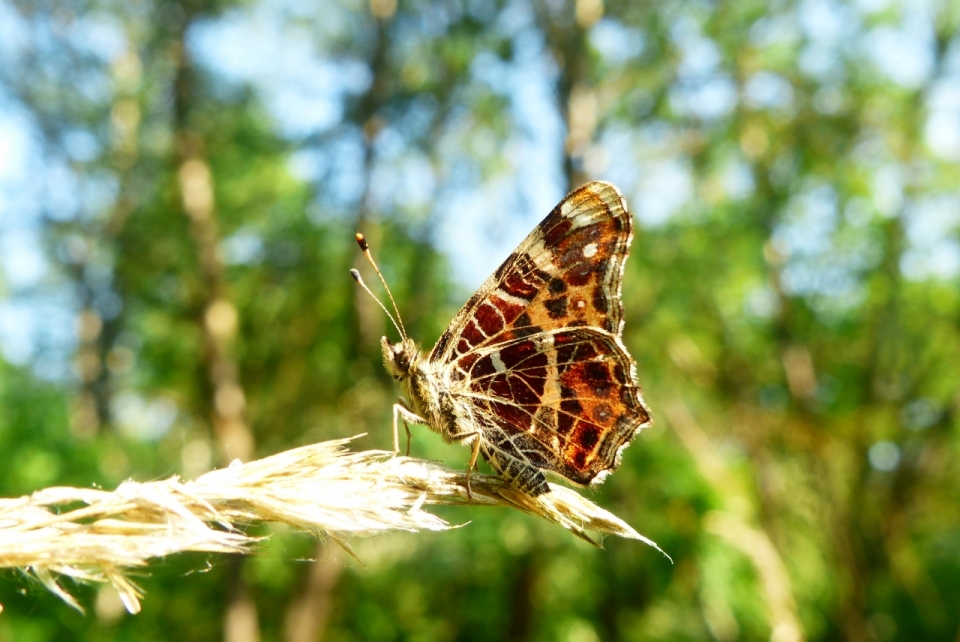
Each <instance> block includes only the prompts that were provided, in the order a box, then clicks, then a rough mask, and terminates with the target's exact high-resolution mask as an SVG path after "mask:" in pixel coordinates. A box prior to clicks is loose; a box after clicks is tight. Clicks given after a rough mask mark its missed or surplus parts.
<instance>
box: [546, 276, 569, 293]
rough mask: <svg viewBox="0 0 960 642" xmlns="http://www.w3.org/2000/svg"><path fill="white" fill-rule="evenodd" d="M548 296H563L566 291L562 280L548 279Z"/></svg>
mask: <svg viewBox="0 0 960 642" xmlns="http://www.w3.org/2000/svg"><path fill="white" fill-rule="evenodd" d="M549 288H550V294H553V295H557V294H563V293H564V292H566V291H567V284H566V283H564V281H563V279H558V278H556V277H554V278H552V279H550V286H549Z"/></svg>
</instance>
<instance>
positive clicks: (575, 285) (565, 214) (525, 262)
mask: <svg viewBox="0 0 960 642" xmlns="http://www.w3.org/2000/svg"><path fill="white" fill-rule="evenodd" d="M632 238H633V232H632V220H631V217H630V214H629V212H627V208H626V204H625V203H624V201H623V197H622V196H621V195H620V192H619V191H618V190H617V188H616V187H614V186H613V185H610V184H609V183H603V182H594V183H588V184H586V185H584V186H582V187H580V188H578V189H576V190H574V191H573V192H571V193H570V194H568V195H567V197H566V198H565V199H564V200H563V201H561V202H560V204H559V205H557V207H555V208H554V209H553V211H552V212H550V214H548V215H547V217H546V218H544V219H543V221H541V222H540V224H539V225H538V226H537V227H536V228H535V229H534V230H533V231H532V232H531V233H530V234H529V235H528V236H527V238H526V239H525V240H524V241H523V242H522V243H521V244H520V246H519V247H518V248H517V250H516V251H515V252H514V253H513V254H511V255H510V256H509V257H507V260H506V261H504V262H503V264H502V265H501V266H500V267H499V268H497V270H496V272H494V273H493V274H492V275H491V276H490V278H489V279H487V281H486V282H485V283H484V284H483V285H482V286H481V287H480V288H479V289H478V290H477V293H476V294H475V295H474V296H473V297H472V298H471V299H470V300H469V301H467V303H466V305H464V306H463V308H462V309H461V310H460V312H459V313H458V314H457V315H456V316H455V317H454V319H453V321H452V322H451V323H450V326H449V328H448V329H447V331H446V332H445V333H444V334H443V335H442V336H441V337H440V340H439V341H438V342H437V344H436V346H434V348H433V351H432V352H431V353H430V360H431V361H434V362H444V363H445V362H447V361H451V360H453V359H456V358H457V357H459V356H462V355H465V354H467V353H469V352H470V351H472V350H474V349H476V348H478V347H481V346H487V345H490V344H492V343H496V342H499V341H502V340H504V339H505V338H510V337H515V336H518V334H523V333H524V332H526V333H527V334H530V333H532V332H536V331H538V330H551V329H559V328H564V327H568V326H571V325H574V326H593V327H597V328H601V329H603V330H606V331H607V332H610V333H611V334H614V335H616V336H620V333H621V331H622V326H623V308H622V306H621V304H620V281H621V279H622V276H623V264H624V261H625V259H626V256H627V253H628V251H629V249H630V242H631V240H632ZM524 328H531V329H530V330H524ZM507 329H511V330H513V332H511V333H510V334H509V335H508V336H506V337H505V336H501V333H503V332H504V330H507Z"/></svg>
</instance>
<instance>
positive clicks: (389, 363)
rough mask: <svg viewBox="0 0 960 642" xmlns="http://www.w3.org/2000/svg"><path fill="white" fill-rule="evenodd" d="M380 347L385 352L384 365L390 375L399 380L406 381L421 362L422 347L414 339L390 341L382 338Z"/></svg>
mask: <svg viewBox="0 0 960 642" xmlns="http://www.w3.org/2000/svg"><path fill="white" fill-rule="evenodd" d="M380 349H381V351H382V352H383V365H384V367H385V368H386V369H387V372H389V373H390V376H391V377H393V378H394V379H396V380H397V381H404V380H405V379H406V378H407V377H409V376H410V375H411V374H412V373H413V371H414V370H415V369H416V367H417V365H418V364H419V363H420V348H419V347H418V346H417V344H416V343H414V341H413V339H407V338H404V339H401V340H400V341H398V342H397V343H390V339H388V338H386V337H383V338H382V339H380Z"/></svg>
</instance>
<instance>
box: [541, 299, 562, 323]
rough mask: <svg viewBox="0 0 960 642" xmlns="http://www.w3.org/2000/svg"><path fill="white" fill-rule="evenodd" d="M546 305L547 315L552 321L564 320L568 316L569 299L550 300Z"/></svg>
mask: <svg viewBox="0 0 960 642" xmlns="http://www.w3.org/2000/svg"><path fill="white" fill-rule="evenodd" d="M544 305H545V306H546V307H547V315H548V316H549V317H550V318H551V319H562V318H563V317H565V316H567V297H565V296H562V297H558V298H556V299H548V300H547V301H546V302H545V303H544Z"/></svg>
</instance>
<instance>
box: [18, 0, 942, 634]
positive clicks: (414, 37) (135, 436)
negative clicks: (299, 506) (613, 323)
mask: <svg viewBox="0 0 960 642" xmlns="http://www.w3.org/2000/svg"><path fill="white" fill-rule="evenodd" d="M958 27H960V4H958V3H957V2H955V1H951V0H901V1H898V0H798V1H796V0H775V1H774V2H760V1H758V0H714V1H712V2H707V1H705V0H691V1H681V0H658V1H656V2H633V1H627V0H369V2H367V1H364V0H259V1H257V0H249V1H246V2H243V1H241V2H233V1H231V0H212V1H206V0H193V1H185V2H174V1H170V0H123V1H120V0H57V1H49V2H47V1H44V0H36V1H30V0H0V268H2V271H0V350H2V357H0V496H8V497H9V496H18V495H21V494H25V493H30V492H32V491H34V490H37V489H39V488H43V487H45V486H50V485H58V484H70V485H78V486H88V485H91V484H93V485H99V486H102V487H105V488H112V487H114V486H115V485H116V484H118V483H119V482H121V481H123V480H124V479H128V478H133V479H137V480H150V479H156V478H162V477H165V476H169V475H171V474H181V475H184V476H187V477H192V476H195V475H197V474H199V473H201V472H203V471H206V470H208V469H210V468H211V467H215V466H223V465H225V463H227V462H228V461H229V460H230V458H232V457H240V458H243V459H248V458H252V457H256V456H262V455H267V454H270V453H274V452H278V451H280V450H283V449H286V448H288V447H292V446H295V445H299V444H304V443H308V442H313V441H319V440H324V439H331V438H336V437H343V436H349V435H354V434H358V433H361V432H367V433H369V436H368V437H366V438H364V439H362V440H360V441H358V442H356V444H355V445H356V447H357V448H389V446H390V440H391V437H390V405H391V403H392V402H393V400H394V399H395V395H396V394H397V391H396V390H395V389H394V387H393V386H392V383H391V382H390V381H389V380H388V378H387V377H386V376H385V373H384V372H383V369H382V367H381V365H380V363H379V354H378V339H379V337H380V336H381V334H384V333H387V334H391V333H392V332H393V330H392V329H391V328H389V327H388V325H387V323H386V319H385V318H384V316H383V314H382V313H381V312H380V310H379V309H378V308H376V307H375V305H374V304H373V303H372V302H371V301H370V300H369V299H368V298H367V297H366V295H365V294H363V293H362V292H360V291H359V290H358V289H357V288H356V286H355V284H354V283H353V281H352V280H351V279H350V278H349V275H348V270H349V269H350V268H351V267H358V268H359V269H360V270H361V271H364V273H365V274H369V273H368V272H367V267H366V266H365V265H364V264H363V263H362V262H361V261H360V258H359V256H358V254H359V253H358V251H357V249H356V246H355V244H354V242H353V234H354V232H355V231H356V230H358V229H362V230H363V231H364V232H365V233H366V234H367V236H368V237H369V238H370V240H371V243H372V245H373V248H374V250H375V252H376V253H377V255H378V256H379V257H380V259H381V261H382V265H383V269H384V272H385V273H386V276H387V279H388V280H389V281H390V283H391V284H392V286H393V291H394V293H395V295H396V297H397V299H398V303H399V306H400V308H401V310H402V312H403V314H404V318H405V321H406V324H407V327H408V329H409V330H410V332H411V334H412V335H413V336H414V337H419V338H421V339H422V340H423V342H424V343H425V344H426V345H427V346H429V345H432V342H433V341H434V340H435V339H436V338H437V337H438V336H439V334H440V332H441V331H442V329H443V328H444V327H445V325H446V323H447V321H448V320H449V319H450V318H451V317H452V315H453V314H454V312H455V311H456V310H457V309H458V308H459V306H460V305H461V304H462V303H463V301H465V300H466V298H467V297H468V296H469V295H470V294H471V293H472V291H473V289H474V288H475V287H476V286H477V285H479V284H480V283H481V282H482V281H483V279H484V278H485V277H486V275H487V274H488V273H490V272H491V271H492V270H493V269H494V268H495V267H496V266H497V265H498V264H499V262H500V261H501V260H502V259H503V258H504V257H505V256H506V254H507V253H508V252H509V251H510V250H511V249H512V247H513V246H514V245H515V244H516V243H517V242H519V241H520V239H522V238H523V236H525V235H526V233H527V232H528V231H529V230H530V229H531V228H532V227H533V225H534V224H535V223H536V222H537V221H539V220H540V219H541V218H542V217H543V216H544V215H545V214H546V213H547V212H548V211H549V210H550V209H551V208H552V207H553V205H554V204H555V203H556V202H557V201H558V200H559V199H560V198H561V197H562V196H563V195H564V194H565V193H566V192H567V191H568V189H569V188H571V187H573V186H576V185H578V184H580V183H582V182H585V181H587V180H590V179H606V180H610V181H613V182H614V183H615V184H617V185H618V186H619V187H620V189H621V190H622V191H623V192H624V194H625V195H626V197H627V200H628V202H629V204H630V207H631V209H632V211H633V213H634V215H635V217H636V219H637V235H636V239H635V241H634V245H633V253H632V256H631V258H630V260H629V261H628V263H627V269H626V275H625V283H624V291H623V303H624V306H625V308H626V319H627V323H626V329H625V342H626V344H627V346H628V347H629V349H630V351H631V352H632V354H633V355H634V357H635V358H636V360H637V362H638V364H639V378H640V381H641V384H642V385H643V388H644V391H645V396H646V398H647V400H648V403H649V405H650V406H651V408H652V410H653V413H654V419H655V426H654V427H652V428H650V429H648V430H647V431H645V432H644V433H643V434H642V435H641V436H640V437H639V438H638V439H637V440H636V442H635V443H634V445H633V446H632V447H631V448H630V449H629V450H628V451H627V452H626V456H625V458H624V464H623V467H622V468H621V470H620V471H619V472H617V473H616V474H615V475H613V476H612V477H611V478H610V479H609V480H608V481H607V483H606V484H605V485H604V486H603V487H602V488H600V489H599V490H597V491H590V495H591V496H592V497H593V498H594V499H595V500H596V501H597V502H598V503H600V504H601V505H603V506H604V507H606V508H608V509H610V510H612V511H613V512H615V513H617V514H618V515H620V516H621V517H623V518H624V519H626V520H627V521H628V522H629V523H631V524H632V525H633V526H635V527H636V528H637V529H638V530H640V531H641V532H643V533H644V534H646V535H648V536H650V537H651V538H653V539H655V540H656V541H657V542H659V544H660V545H661V546H662V547H663V548H664V549H665V550H666V551H667V552H669V553H670V554H671V555H672V556H673V559H674V560H675V564H673V565H671V564H670V563H669V562H668V561H667V560H665V559H664V558H663V557H662V556H661V555H660V554H659V553H657V552H656V551H653V550H652V549H650V548H647V547H645V546H643V545H641V544H638V543H635V542H628V541H617V540H613V539H608V540H607V541H606V542H605V544H606V550H595V549H592V548H590V547H589V546H587V545H585V544H584V543H582V542H580V541H577V540H575V538H573V537H572V536H571V535H570V534H569V533H567V532H565V531H563V530H562V529H560V528H557V527H555V526H551V525H549V524H546V523H542V522H540V521H538V520H536V519H534V518H532V517H527V516H524V515H520V514H516V513H511V512H507V511H495V510H490V509H486V510H483V509H479V508H477V509H471V508H461V509H456V510H454V509H450V510H447V511H445V512H444V513H443V514H444V516H445V517H447V518H448V519H451V520H453V521H455V522H459V523H463V522H467V521H469V522H470V523H469V524H468V525H466V526H464V527H463V528H461V529H459V530H457V531H455V532H447V533H439V534H433V533H427V534H420V535H413V534H401V535H392V536H387V537H380V538H376V539H372V540H363V541H358V542H355V547H356V551H357V553H358V555H359V557H360V558H361V559H362V560H363V562H364V564H365V566H361V565H360V564H359V563H357V562H356V561H354V560H352V559H351V558H349V557H348V556H346V555H344V554H343V553H342V552H341V551H339V550H338V549H337V548H336V547H335V546H327V545H323V544H319V545H318V544H317V543H316V542H314V541H311V540H309V539H308V538H305V537H300V536H296V535H292V534H290V533H288V532H286V531H284V530H282V529H278V528H266V529H264V530H263V534H269V535H271V538H270V539H269V541H267V542H266V543H265V544H264V545H263V547H262V549H261V550H260V551H259V553H258V554H257V555H256V556H254V557H251V558H249V559H246V560H242V561H241V560H235V559H230V558H228V557H224V556H201V555H184V556H178V557H176V558H171V559H167V560H164V561H162V562H159V563H157V564H156V565H154V566H152V567H151V568H150V569H149V570H148V571H145V572H143V573H142V574H141V575H140V576H139V577H138V581H139V583H140V584H141V585H142V586H143V588H144V589H145V591H146V594H147V595H146V599H145V601H144V610H143V612H142V613H141V614H139V615H137V616H129V615H126V614H124V612H123V611H122V608H121V606H120V604H119V602H118V600H117V597H116V595H115V594H113V593H112V592H111V591H109V590H98V589H97V588H96V587H74V590H75V591H76V593H77V594H78V596H79V599H80V600H81V602H82V603H83V604H84V605H85V606H86V607H87V609H88V612H87V614H86V615H81V614H79V613H76V612H75V611H73V610H71V609H70V608H69V607H67V606H66V605H64V604H63V603H61V602H60V601H59V600H57V599H56V598H55V597H53V596H51V595H49V594H47V593H46V591H45V590H44V589H42V587H40V586H38V585H37V584H36V583H35V582H31V581H28V580H26V579H24V578H23V577H21V576H19V575H18V574H16V573H12V572H7V573H4V574H2V575H0V603H2V604H3V605H4V607H5V610H4V612H3V613H2V614H0V640H2V641H4V642H7V641H16V642H41V641H46V640H98V641H99V640H117V641H120V640H138V641H144V640H180V641H183V642H187V641H192V640H205V641H206V640H215V639H224V640H227V641H228V642H255V641H257V640H265V641H266V640H278V641H279V640H283V641H287V642H300V641H303V642H306V641H314V640H321V639H323V640H337V641H340V640H343V641H347V640H384V641H387V640H539V641H554V640H559V641H564V642H567V641H569V642H593V641H597V640H711V639H712V640H718V641H720V642H730V641H733V640H768V639H769V640H774V641H776V642H793V641H798V640H852V641H854V642H861V641H863V642H868V641H870V642H872V641H876V642H887V641H889V640H919V639H923V640H946V641H955V640H960V602H958V600H960V598H958V595H960V519H958V518H960V466H958V458H957V455H958V450H960V433H958V417H957V413H958V410H960V397H958V390H957V388H958V382H960V308H958V304H960V300H958V294H960V292H958V285H960V245H958V237H957V225H958V223H960V164H958V162H960V36H958V35H957V32H958ZM367 280H368V282H374V281H373V280H372V279H371V278H369V277H368V279H367ZM391 336H393V335H392V334H391ZM414 433H415V439H414V446H413V454H415V455H418V456H422V457H429V458H436V459H441V460H443V461H446V462H448V463H450V464H451V465H454V466H457V467H463V466H464V465H465V464H466V461H467V456H468V452H467V451H466V450H465V449H463V448H458V447H456V446H449V447H448V446H443V445H442V444H441V443H440V439H439V438H438V437H436V436H435V435H432V434H430V433H429V432H428V431H427V430H426V429H425V428H422V427H421V428H414Z"/></svg>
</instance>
